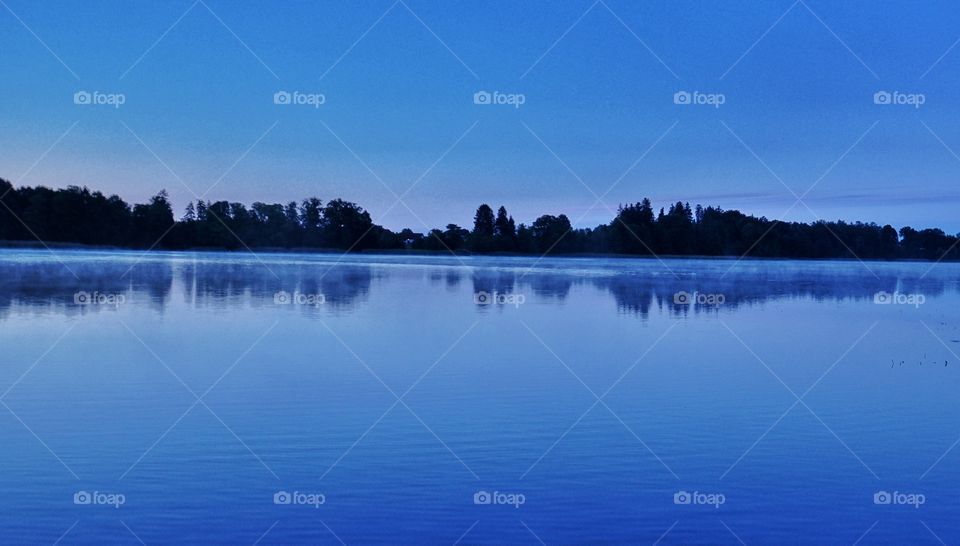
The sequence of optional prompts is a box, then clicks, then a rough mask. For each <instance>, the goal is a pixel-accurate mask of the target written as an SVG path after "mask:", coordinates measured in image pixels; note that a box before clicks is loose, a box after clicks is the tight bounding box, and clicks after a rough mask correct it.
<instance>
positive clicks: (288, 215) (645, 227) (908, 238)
mask: <svg viewBox="0 0 960 546" xmlns="http://www.w3.org/2000/svg"><path fill="white" fill-rule="evenodd" d="M37 239H40V240H42V241H44V243H48V244H57V243H68V244H84V245H106V246H115V247H128V248H160V249H186V248H213V249H241V248H309V249H338V250H372V249H382V250H392V249H412V250H423V251H433V252H450V251H454V252H474V253H487V252H516V253H521V254H545V253H550V254H570V253H620V254H628V255H640V256H643V255H649V254H651V253H655V254H657V255H685V256H686V255H702V256H741V255H746V256H750V257H781V258H814V259H824V258H840V259H852V258H860V259H864V260H868V259H876V260H892V259H918V260H940V259H946V260H960V239H958V237H957V236H955V235H949V234H946V233H944V232H943V230H940V229H935V228H928V229H921V230H917V229H914V228H912V227H910V226H906V227H903V228H901V229H900V230H899V232H898V231H897V230H896V229H895V228H894V227H893V226H890V225H884V226H879V225H877V224H872V223H871V224H864V223H861V222H853V223H850V222H844V221H834V222H827V221H818V222H814V223H812V224H805V223H798V222H780V221H775V220H768V219H767V218H763V217H760V218H758V217H755V216H749V215H746V214H744V213H742V212H739V211H736V210H723V209H720V208H717V207H702V206H700V205H697V206H696V207H691V206H690V204H689V203H683V202H677V203H674V204H672V205H670V206H669V207H668V208H666V209H660V212H659V214H656V215H655V214H654V208H653V205H652V203H651V202H650V200H649V199H643V200H641V201H639V202H636V203H633V204H627V205H621V206H620V207H619V208H618V210H617V215H616V217H615V218H614V219H613V220H612V221H611V222H610V223H608V224H602V225H599V226H597V227H596V228H594V229H574V228H573V226H571V224H570V220H569V219H568V218H567V217H566V216H565V215H563V214H561V215H559V216H552V215H544V216H541V217H539V218H537V219H536V220H535V221H534V222H533V223H532V224H530V225H526V224H519V225H516V224H515V223H514V220H513V217H511V216H510V215H509V214H508V213H507V209H506V207H503V206H501V207H499V208H498V209H497V212H496V214H494V212H493V209H491V208H490V206H488V205H486V204H483V205H480V207H478V208H477V210H476V214H475V215H474V225H473V231H468V230H467V229H464V228H462V227H460V226H458V225H456V224H447V226H446V228H445V229H433V230H430V231H429V232H428V233H427V234H426V235H423V234H421V233H417V232H414V231H413V230H411V229H404V230H403V231H400V232H399V233H395V232H393V231H390V230H388V229H385V228H383V227H381V226H378V225H376V224H374V223H373V220H372V218H371V217H370V214H369V213H368V212H367V211H365V210H364V209H363V208H362V207H360V206H359V205H357V204H355V203H351V202H348V201H344V200H342V199H333V200H330V201H328V202H327V203H326V204H324V202H323V201H321V200H320V199H319V198H316V197H308V198H307V199H304V200H302V201H300V202H299V203H298V202H294V201H291V202H288V203H287V204H286V205H283V204H277V203H273V204H271V203H261V202H256V203H253V204H252V205H251V206H250V208H247V207H246V206H245V205H243V204H241V203H230V202H228V201H217V202H213V203H211V202H205V201H202V200H198V201H196V203H189V204H188V205H187V206H186V208H185V209H184V213H183V216H182V217H181V219H180V220H179V221H176V220H174V215H173V210H172V207H171V205H170V200H169V197H168V195H167V193H166V191H161V192H159V193H158V194H156V195H155V196H153V197H152V198H150V200H149V201H148V202H147V203H142V204H136V205H134V206H132V207H131V206H130V205H128V204H127V203H125V202H124V201H123V200H122V199H121V198H120V197H117V196H116V195H111V196H109V197H107V196H105V195H103V194H102V193H100V192H96V191H90V190H89V189H87V188H85V187H78V186H68V187H66V188H63V189H56V190H54V189H50V188H46V187H42V186H40V187H28V186H24V187H19V188H17V187H14V186H13V185H12V184H11V183H10V182H8V181H6V180H3V179H0V241H5V242H8V243H9V242H20V241H34V242H35V241H36V240H37Z"/></svg>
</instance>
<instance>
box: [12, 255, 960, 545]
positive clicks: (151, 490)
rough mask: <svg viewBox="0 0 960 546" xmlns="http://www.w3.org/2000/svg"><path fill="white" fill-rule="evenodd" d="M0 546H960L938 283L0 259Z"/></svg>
mask: <svg viewBox="0 0 960 546" xmlns="http://www.w3.org/2000/svg"><path fill="white" fill-rule="evenodd" d="M0 347H2V351H0V393H2V394H0V402H2V404H0V444H2V445H3V449H2V450H0V487H2V491H3V495H2V497H0V533H2V542H4V543H10V544H53V543H55V542H58V541H59V543H60V544H103V543H118V544H120V543H126V544H138V543H140V542H143V543H146V544H162V543H171V544H172V543H196V544H208V543H231V544H255V543H259V544H291V543H301V542H302V543H322V544H350V545H353V544H387V543H394V544H448V545H449V544H457V543H459V544H541V543H543V544H654V543H659V544H741V543H746V544H854V543H858V541H859V543H860V544H941V543H955V542H957V541H958V540H960V518H958V517H957V514H958V508H960V492H958V491H957V485H958V484H960V470H958V468H960V447H958V446H957V443H958V439H960V408H958V405H957V401H958V392H960V356H957V355H958V353H960V266H958V265H955V264H938V265H936V266H932V265H931V264H929V263H875V262H870V263H866V264H864V263H860V262H856V261H852V262H797V261H754V260H744V261H739V262H738V261H735V260H696V259H689V260H688V259H684V260H666V261H663V262H661V261H659V260H656V259H601V258H547V259H542V260H536V259H535V258H529V257H523V258H520V257H463V258H460V257H454V256H448V257H440V256H389V255H384V256H374V255H370V256H367V255H362V256H361V255H351V256H345V257H344V256H338V255H323V254H312V255H310V254H279V253H278V254H257V255H252V254H243V253H237V254H229V253H167V252H153V253H149V254H142V253H138V252H99V251H60V250H58V251H56V254H51V253H50V252H46V251H39V250H37V251H34V250H4V251H0Z"/></svg>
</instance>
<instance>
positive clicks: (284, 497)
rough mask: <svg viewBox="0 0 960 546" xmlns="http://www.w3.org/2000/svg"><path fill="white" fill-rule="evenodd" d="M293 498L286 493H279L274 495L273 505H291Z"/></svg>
mask: <svg viewBox="0 0 960 546" xmlns="http://www.w3.org/2000/svg"><path fill="white" fill-rule="evenodd" d="M291 502H293V497H292V496H291V495H290V493H287V492H286V491H277V492H276V493H274V494H273V504H290V503H291Z"/></svg>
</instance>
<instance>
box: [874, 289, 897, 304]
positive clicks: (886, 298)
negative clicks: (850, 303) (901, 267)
mask: <svg viewBox="0 0 960 546" xmlns="http://www.w3.org/2000/svg"><path fill="white" fill-rule="evenodd" d="M892 301H893V298H891V297H890V293H889V292H884V291H883V290H881V291H880V292H877V293H876V294H874V295H873V303H879V304H881V305H883V304H887V303H891V302H892Z"/></svg>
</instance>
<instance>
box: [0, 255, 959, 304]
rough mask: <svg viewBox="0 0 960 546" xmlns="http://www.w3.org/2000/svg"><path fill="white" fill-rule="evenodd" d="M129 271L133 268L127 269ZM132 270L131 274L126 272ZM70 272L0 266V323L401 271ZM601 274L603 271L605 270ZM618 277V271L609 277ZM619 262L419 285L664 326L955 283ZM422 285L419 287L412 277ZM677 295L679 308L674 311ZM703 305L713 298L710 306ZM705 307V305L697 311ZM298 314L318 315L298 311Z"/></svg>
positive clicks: (356, 293)
mask: <svg viewBox="0 0 960 546" xmlns="http://www.w3.org/2000/svg"><path fill="white" fill-rule="evenodd" d="M132 264H133V265H132ZM131 265H132V267H131ZM69 266H70V269H72V270H73V271H74V272H75V273H76V277H75V276H74V274H73V273H71V272H70V271H69V270H68V269H66V268H65V267H64V266H63V265H62V264H60V263H59V262H57V261H55V260H49V259H42V260H36V261H0V318H5V317H6V316H8V315H9V313H10V308H11V307H14V306H16V307H21V308H24V309H26V310H28V311H30V312H39V313H44V312H58V313H65V314H68V315H73V314H84V313H92V312H100V311H102V310H106V309H109V306H100V305H77V304H76V303H75V301H74V298H75V295H76V294H77V293H79V292H85V293H88V294H93V293H100V294H108V295H123V296H124V297H125V300H126V302H127V303H132V304H135V305H138V306H143V305H147V306H149V307H151V308H153V309H155V310H157V311H159V312H162V311H164V310H165V307H166V306H167V305H169V303H170V299H171V297H172V295H173V294H177V297H178V298H179V297H182V299H183V303H184V304H186V305H187V306H188V307H201V308H202V307H210V308H214V309H229V308H230V307H231V306H234V305H237V304H238V303H242V302H249V305H252V306H254V307H264V308H268V307H274V306H276V305H277V303H276V302H275V297H276V296H277V294H278V293H280V292H285V293H287V294H290V295H291V296H293V295H295V294H300V295H306V296H317V295H320V294H322V295H323V299H324V303H323V306H322V307H323V308H326V309H335V310H336V309H341V310H349V309H351V308H353V307H355V306H356V305H358V304H360V303H361V302H363V301H365V300H366V298H367V297H368V296H369V292H370V287H371V284H372V281H373V279H374V277H375V276H383V277H385V278H389V277H391V276H396V277H398V278H400V277H402V276H404V275H407V274H408V273H405V271H406V272H408V271H410V269H409V268H404V269H392V268H384V267H380V266H377V265H368V264H364V263H356V262H353V263H338V264H330V263H319V262H318V263H311V262H310V261H309V260H303V261H299V262H295V263H273V262H268V264H266V265H264V264H263V263H260V262H259V261H256V260H243V261H240V260H237V261H226V260H219V259H197V260H193V261H191V260H189V259H186V260H185V259H173V260H165V259H145V260H144V261H142V262H139V263H135V264H134V263H133V262H132V261H131V260H118V259H113V258H111V257H110V256H105V257H103V256H100V255H96V254H94V255H91V258H90V259H89V260H82V261H71V262H70V263H69ZM604 267H607V266H604ZM617 267H620V268H621V269H620V271H617V272H611V271H610V269H613V268H617ZM633 267H634V266H633V265H630V264H629V263H627V262H623V263H619V262H611V263H610V264H609V269H604V268H598V269H597V271H595V272H589V271H588V272H580V271H573V270H570V269H566V270H565V269H562V268H558V269H554V270H548V269H535V270H525V269H521V268H515V267H511V268H505V267H474V268H463V267H460V266H458V265H437V266H428V269H427V270H426V272H425V273H421V272H417V273H416V275H418V276H420V275H425V276H426V279H427V280H428V282H429V285H430V287H431V289H435V290H443V289H445V290H447V291H457V290H460V289H462V288H461V286H460V285H461V283H462V282H463V281H464V279H466V278H467V277H469V281H470V283H471V286H472V289H473V293H474V294H477V293H480V292H486V293H488V294H494V293H498V294H501V295H513V294H522V295H523V296H524V298H525V300H526V301H527V302H530V301H533V300H541V301H554V302H563V301H565V300H566V299H567V298H568V297H569V296H570V294H571V291H572V290H573V288H574V287H586V286H589V287H592V288H594V289H597V290H600V291H602V292H605V293H609V294H610V295H611V296H613V299H614V301H615V302H616V306H617V309H618V310H619V311H620V312H622V313H627V314H635V315H639V316H641V317H647V316H648V315H649V314H650V312H651V310H652V309H657V310H658V311H659V312H662V313H668V314H670V315H672V316H687V315H689V314H694V315H695V314H700V313H716V312H718V311H719V310H731V309H737V308H738V307H740V306H743V305H754V304H758V303H763V302H767V301H776V300H784V299H787V300H789V299H797V300H799V299H808V300H814V301H828V300H835V301H843V300H848V299H849V300H852V301H864V300H867V301H870V300H872V299H873V298H874V296H875V294H877V293H878V292H888V293H893V292H900V293H904V294H923V295H925V296H927V297H932V296H939V295H942V294H944V293H946V292H947V291H953V292H956V291H960V279H958V278H956V277H954V276H947V275H942V274H941V275H939V276H937V275H927V276H924V275H923V271H925V269H924V268H910V269H909V270H908V271H904V268H901V269H896V270H895V269H894V267H895V266H885V267H877V268H876V269H875V271H876V273H877V276H876V277H875V276H873V275H871V274H870V273H869V272H868V271H866V270H865V269H863V268H861V267H859V266H857V265H856V264H853V265H849V264H813V263H811V264H803V265H800V266H797V265H796V264H783V265H782V266H781V265H780V264H777V263H776V262H769V263H762V264H759V265H757V264H754V265H751V266H744V267H740V268H737V269H735V270H733V271H730V272H729V273H726V274H725V272H726V270H727V265H726V264H719V265H718V264H717V263H714V264H712V265H711V264H710V263H707V264H705V265H700V264H699V263H696V264H693V265H691V264H686V265H685V266H684V267H686V268H687V269H686V270H685V271H683V272H682V275H681V276H680V278H677V277H674V276H672V275H669V274H665V273H663V272H652V271H651V270H640V269H628V268H633ZM420 278H421V279H422V278H424V277H422V276H421V277H420ZM679 293H684V294H686V296H687V299H686V300H682V299H681V301H678V299H677V295H678V294H679ZM710 296H714V297H715V296H722V298H723V301H722V304H721V305H719V306H717V305H714V304H713V302H714V301H715V299H714V300H713V301H710V300H708V298H709V297H710ZM701 299H704V300H706V301H701ZM301 307H302V308H303V312H305V313H312V312H316V309H317V308H318V307H314V306H310V305H302V306H301Z"/></svg>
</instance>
